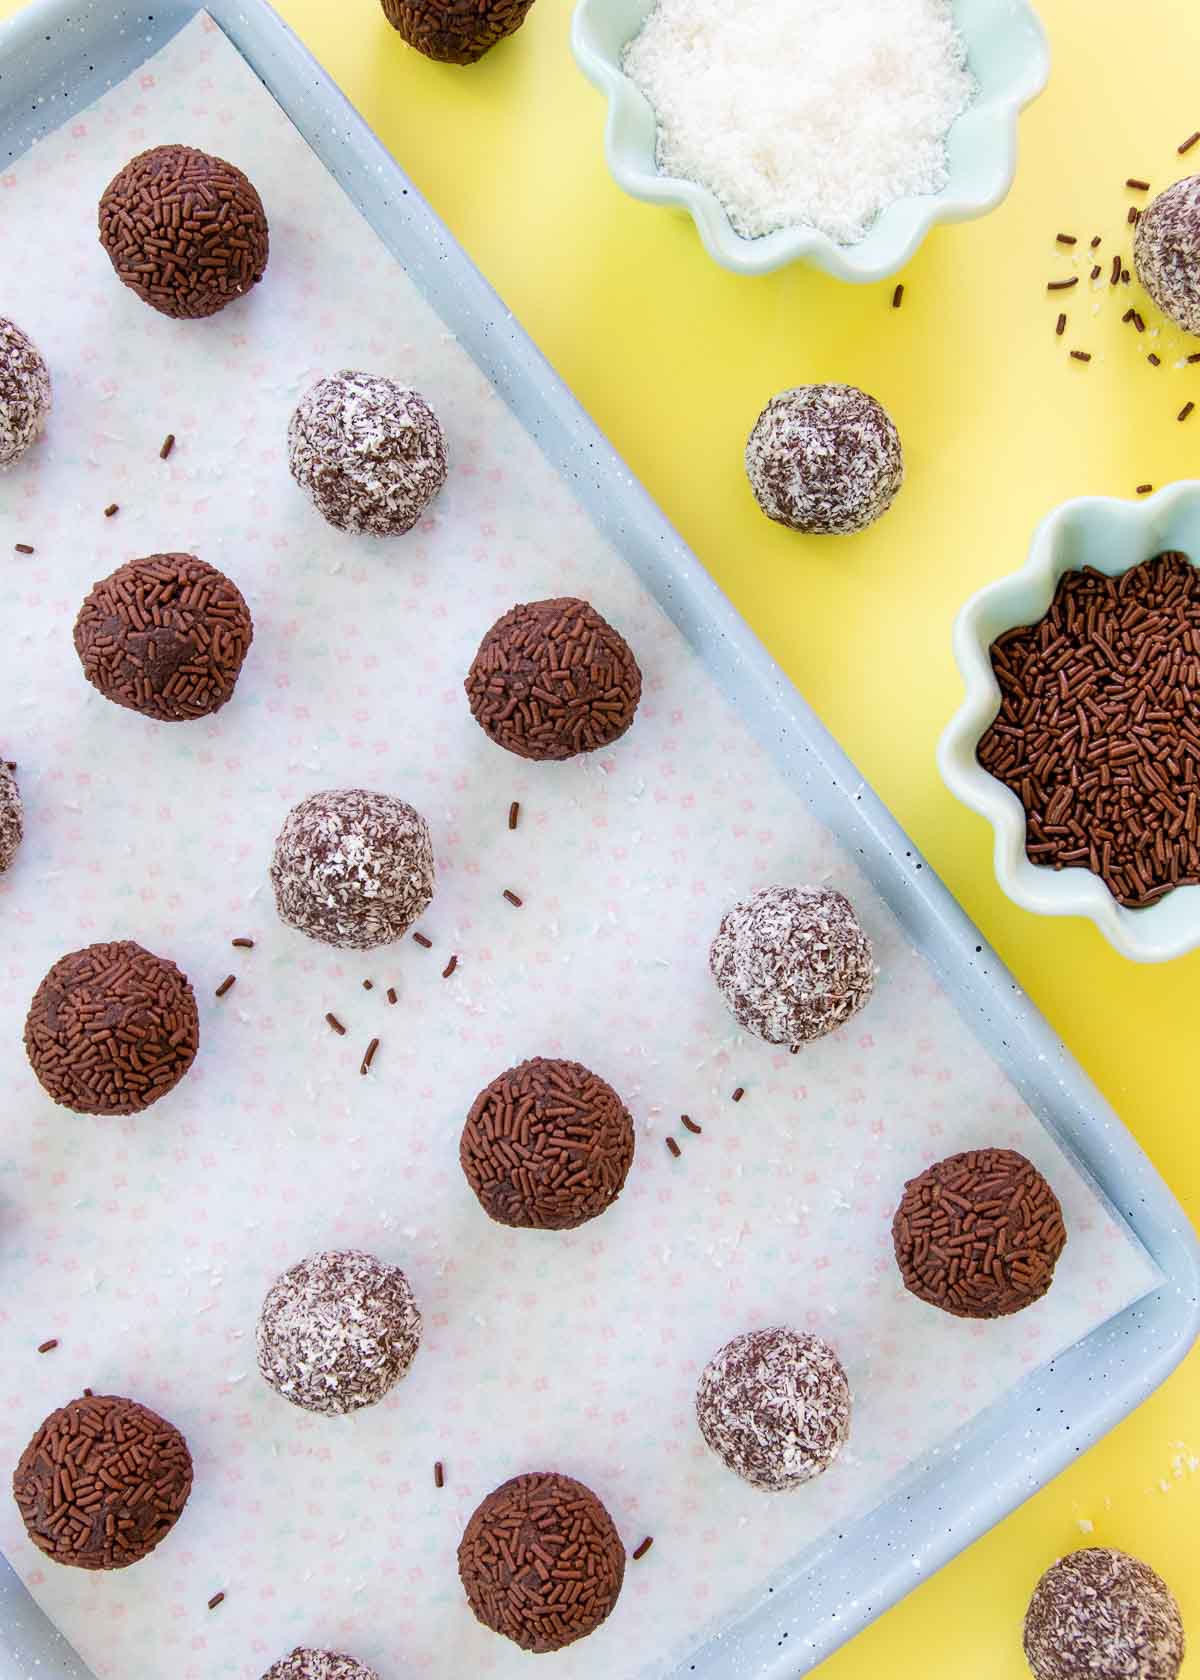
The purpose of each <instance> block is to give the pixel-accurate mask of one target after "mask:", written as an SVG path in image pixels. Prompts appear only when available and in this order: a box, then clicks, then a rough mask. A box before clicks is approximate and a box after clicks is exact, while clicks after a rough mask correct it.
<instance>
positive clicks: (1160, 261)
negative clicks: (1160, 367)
mask: <svg viewBox="0 0 1200 1680" xmlns="http://www.w3.org/2000/svg"><path fill="white" fill-rule="evenodd" d="M1133 261H1134V265H1135V267H1136V268H1137V276H1138V279H1139V280H1140V281H1141V283H1142V285H1143V286H1144V287H1145V288H1146V290H1147V291H1148V292H1149V294H1150V296H1151V297H1152V298H1153V299H1154V301H1155V303H1156V304H1157V305H1158V307H1159V308H1160V309H1161V310H1162V312H1163V314H1164V315H1169V316H1170V318H1171V320H1172V321H1174V322H1175V324H1176V326H1179V327H1182V328H1183V330H1184V332H1188V333H1200V175H1189V176H1187V177H1186V178H1185V179H1184V180H1182V181H1176V182H1175V184H1174V186H1170V187H1167V189H1166V190H1165V191H1164V192H1160V193H1159V195H1158V197H1157V198H1156V199H1155V200H1154V201H1153V203H1151V204H1148V205H1147V206H1146V208H1145V209H1144V210H1143V211H1142V213H1141V215H1140V216H1139V217H1138V224H1137V231H1136V232H1135V234H1134V236H1133Z"/></svg>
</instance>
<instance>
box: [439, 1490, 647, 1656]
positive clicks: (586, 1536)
mask: <svg viewBox="0 0 1200 1680" xmlns="http://www.w3.org/2000/svg"><path fill="white" fill-rule="evenodd" d="M458 1573H459V1578H460V1580H461V1581H462V1584H463V1587H464V1589H465V1591H466V1595H467V1602H468V1603H469V1604H470V1606H471V1609H472V1610H473V1611H474V1612H475V1615H476V1617H477V1618H478V1619H479V1621H481V1622H482V1623H483V1625H484V1627H487V1628H491V1630H492V1632H493V1633H502V1634H503V1635H504V1637H505V1638H506V1639H511V1640H512V1641H513V1643H514V1644H515V1645H519V1646H520V1647H521V1649H522V1650H523V1651H538V1652H544V1651H561V1650H562V1649H563V1647H564V1646H565V1645H573V1644H574V1643H575V1641H576V1640H577V1639H583V1638H584V1637H585V1636H586V1635H587V1634H589V1633H594V1632H595V1631H596V1629H597V1628H598V1627H599V1626H600V1624H601V1622H603V1621H604V1619H605V1618H606V1617H607V1616H608V1615H609V1613H610V1612H611V1610H612V1608H613V1606H614V1605H615V1604H616V1602H617V1597H618V1595H619V1593H620V1591H621V1583H622V1581H623V1580H624V1578H625V1548H624V1546H623V1545H622V1544H621V1537H620V1535H619V1534H618V1533H617V1530H616V1528H615V1526H614V1524H613V1520H612V1518H611V1517H610V1516H609V1514H608V1512H607V1511H606V1510H605V1509H604V1506H603V1505H602V1504H601V1503H600V1501H599V1500H598V1499H597V1498H596V1495H595V1494H594V1493H593V1492H592V1491H591V1489H590V1488H586V1487H584V1485H583V1483H582V1482H576V1481H573V1480H572V1478H571V1477H570V1476H559V1475H556V1474H555V1473H554V1472H553V1471H543V1472H540V1473H537V1474H533V1475H528V1476H516V1477H514V1478H513V1480H512V1481H511V1482H505V1483H504V1485H503V1487H498V1488H497V1489H496V1491H495V1492H494V1493H489V1494H488V1496H487V1498H486V1499H485V1500H484V1501H483V1503H482V1505H480V1506H479V1508H478V1510H476V1512H475V1514H474V1516H473V1517H472V1518H471V1520H470V1522H469V1523H468V1524H467V1527H466V1532H465V1533H464V1534H463V1537H462V1540H461V1542H460V1543H459V1548H458Z"/></svg>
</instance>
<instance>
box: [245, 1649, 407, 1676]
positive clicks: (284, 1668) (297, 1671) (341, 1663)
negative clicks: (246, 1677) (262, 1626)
mask: <svg viewBox="0 0 1200 1680" xmlns="http://www.w3.org/2000/svg"><path fill="white" fill-rule="evenodd" d="M262 1680H379V1676H378V1674H376V1672H375V1670H374V1669H373V1668H368V1667H367V1666H366V1664H365V1663H360V1662H356V1661H355V1659H354V1658H353V1657H348V1656H346V1655H345V1653H344V1652H342V1651H316V1650H314V1649H313V1647H312V1646H311V1645H297V1647H296V1649H295V1650H294V1651H289V1652H288V1654H287V1656H286V1657H280V1659H279V1661H278V1662H277V1663H272V1664H271V1666H270V1668H269V1669H268V1670H267V1672H266V1673H265V1674H264V1675H263V1677H262Z"/></svg>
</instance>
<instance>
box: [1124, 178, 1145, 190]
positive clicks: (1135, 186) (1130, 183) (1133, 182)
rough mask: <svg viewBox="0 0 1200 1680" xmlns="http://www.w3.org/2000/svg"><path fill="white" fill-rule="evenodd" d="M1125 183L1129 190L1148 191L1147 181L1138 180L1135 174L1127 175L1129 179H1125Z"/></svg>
mask: <svg viewBox="0 0 1200 1680" xmlns="http://www.w3.org/2000/svg"><path fill="white" fill-rule="evenodd" d="M1125 185H1126V186H1127V187H1128V188H1129V189H1130V191H1131V192H1149V191H1150V183H1149V181H1139V180H1138V179H1137V177H1136V176H1135V175H1131V176H1130V177H1129V179H1128V180H1127V181H1126V183H1125Z"/></svg>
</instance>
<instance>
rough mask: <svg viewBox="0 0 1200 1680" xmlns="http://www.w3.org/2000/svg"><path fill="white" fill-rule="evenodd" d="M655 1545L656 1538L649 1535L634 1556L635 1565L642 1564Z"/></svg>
mask: <svg viewBox="0 0 1200 1680" xmlns="http://www.w3.org/2000/svg"><path fill="white" fill-rule="evenodd" d="M653 1544H654V1536H653V1535H651V1534H647V1536H646V1538H645V1539H644V1540H643V1541H642V1543H641V1545H640V1546H639V1547H638V1549H637V1550H636V1551H635V1552H634V1553H633V1554H632V1556H633V1561H634V1563H640V1562H641V1561H642V1559H643V1558H644V1557H645V1555H646V1553H647V1552H648V1551H649V1550H650V1548H651V1546H653Z"/></svg>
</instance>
